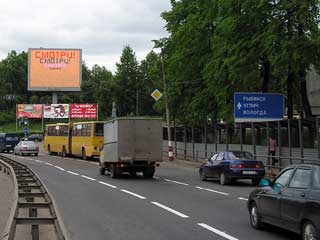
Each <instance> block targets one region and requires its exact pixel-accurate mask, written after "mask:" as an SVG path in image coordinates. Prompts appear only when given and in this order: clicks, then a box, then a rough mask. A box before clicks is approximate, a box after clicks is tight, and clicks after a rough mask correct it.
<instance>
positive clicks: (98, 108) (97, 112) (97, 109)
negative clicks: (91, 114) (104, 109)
mask: <svg viewBox="0 0 320 240" xmlns="http://www.w3.org/2000/svg"><path fill="white" fill-rule="evenodd" d="M97 121H99V104H97Z"/></svg>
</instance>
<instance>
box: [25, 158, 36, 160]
mask: <svg viewBox="0 0 320 240" xmlns="http://www.w3.org/2000/svg"><path fill="white" fill-rule="evenodd" d="M25 159H27V160H30V161H35V160H34V159H32V158H25Z"/></svg>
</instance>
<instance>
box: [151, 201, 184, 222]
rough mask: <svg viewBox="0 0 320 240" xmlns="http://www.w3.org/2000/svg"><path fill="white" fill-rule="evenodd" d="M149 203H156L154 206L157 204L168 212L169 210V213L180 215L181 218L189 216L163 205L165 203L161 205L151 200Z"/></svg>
mask: <svg viewBox="0 0 320 240" xmlns="http://www.w3.org/2000/svg"><path fill="white" fill-rule="evenodd" d="M151 203H152V204H153V205H156V206H158V207H160V208H162V209H164V210H167V211H168V212H171V213H173V214H175V215H177V216H179V217H182V218H188V217H189V216H187V215H185V214H183V213H181V212H178V211H176V210H174V209H172V208H169V207H167V206H165V205H163V204H161V203H158V202H151Z"/></svg>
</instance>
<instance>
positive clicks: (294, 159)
mask: <svg viewBox="0 0 320 240" xmlns="http://www.w3.org/2000/svg"><path fill="white" fill-rule="evenodd" d="M173 149H174V150H175V152H174V156H175V157H178V158H179V159H184V160H188V161H192V162H203V161H204V160H205V159H207V158H210V156H212V155H213V154H214V153H215V152H209V151H207V152H206V151H200V150H194V151H193V150H192V149H185V148H175V147H174V148H173ZM178 151H180V152H183V153H184V154H178ZM163 153H167V150H166V147H165V146H163ZM188 153H191V155H189V154H188ZM199 153H206V154H207V156H208V157H207V158H203V157H199ZM204 155H205V154H204ZM254 157H255V158H265V159H267V161H266V164H264V166H265V167H266V169H267V170H270V171H272V170H273V169H276V170H279V171H280V170H282V169H284V168H285V167H287V166H288V165H289V164H290V165H291V164H297V163H319V164H320V159H316V158H301V157H300V158H299V157H292V156H291V157H290V156H279V155H276V156H272V155H254ZM272 159H276V160H278V163H279V165H278V166H276V165H272V164H270V162H272ZM282 160H289V162H288V164H282V163H283V161H282Z"/></svg>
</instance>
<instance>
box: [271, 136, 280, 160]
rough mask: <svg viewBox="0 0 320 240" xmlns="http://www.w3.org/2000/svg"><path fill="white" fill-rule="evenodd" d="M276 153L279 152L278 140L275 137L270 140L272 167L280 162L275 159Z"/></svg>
mask: <svg viewBox="0 0 320 240" xmlns="http://www.w3.org/2000/svg"><path fill="white" fill-rule="evenodd" d="M276 151H277V140H276V139H275V138H274V137H273V136H270V138H269V155H271V156H272V158H271V159H272V166H274V165H275V163H276V162H278V160H277V159H276V158H275V155H276Z"/></svg>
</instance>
